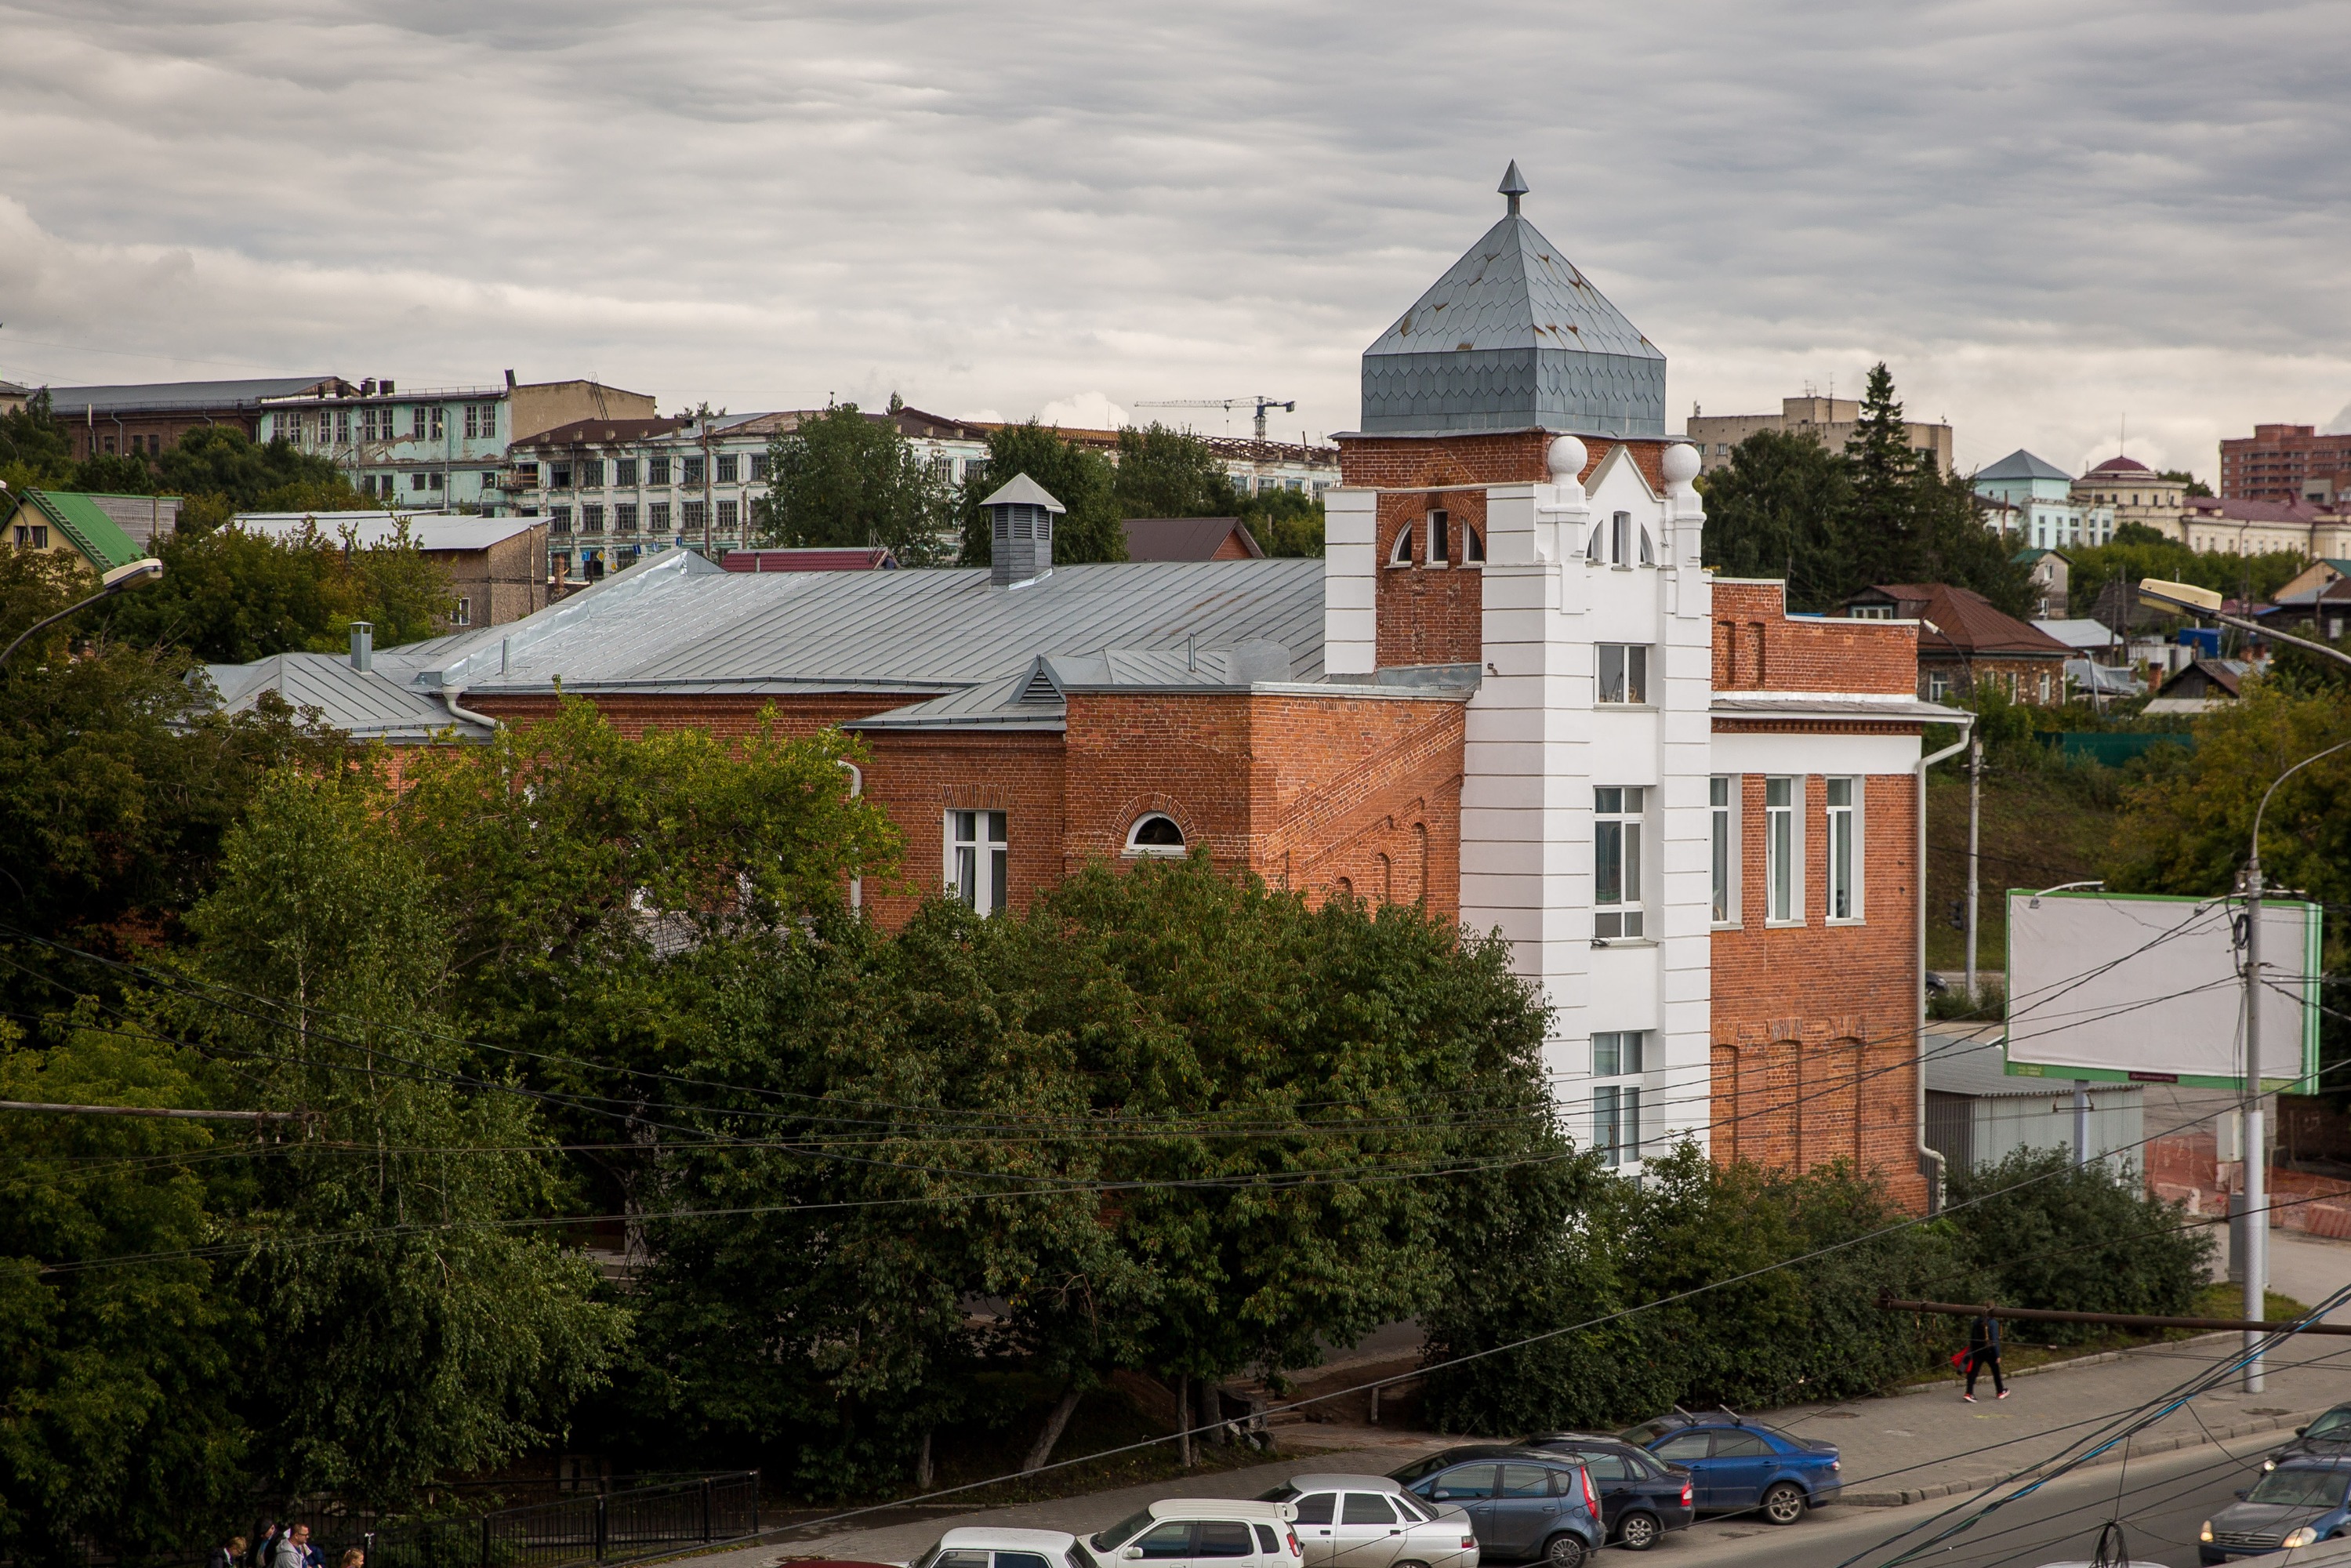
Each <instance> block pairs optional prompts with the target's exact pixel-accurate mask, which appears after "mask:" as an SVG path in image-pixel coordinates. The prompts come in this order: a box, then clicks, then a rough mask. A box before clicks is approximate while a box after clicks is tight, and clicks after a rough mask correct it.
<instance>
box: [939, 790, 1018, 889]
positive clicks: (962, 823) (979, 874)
mask: <svg viewBox="0 0 2351 1568" xmlns="http://www.w3.org/2000/svg"><path fill="white" fill-rule="evenodd" d="M946 830H947V831H946V846H947V856H946V880H947V896H948V897H949V898H952V899H955V900H956V902H958V903H960V904H964V905H966V906H967V907H968V908H972V909H977V910H978V911H979V912H980V913H981V914H982V915H998V914H1001V913H1002V912H1003V909H1004V894H1005V889H1006V886H1007V883H1008V882H1009V880H1010V879H1009V877H1008V873H1007V862H1008V856H1009V855H1010V849H1009V847H1008V844H1007V842H1006V838H1005V824H1004V813H1003V812H1001V811H949V812H948V813H947V821H946Z"/></svg>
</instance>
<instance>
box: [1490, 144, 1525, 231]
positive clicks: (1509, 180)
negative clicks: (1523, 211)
mask: <svg viewBox="0 0 2351 1568" xmlns="http://www.w3.org/2000/svg"><path fill="white" fill-rule="evenodd" d="M1494 189H1496V190H1498V191H1499V192H1501V193H1502V194H1504V195H1505V196H1508V197H1509V198H1510V216H1512V217H1514V218H1515V217H1517V216H1518V215H1519V198H1520V196H1523V195H1525V194H1526V193H1527V180H1526V176H1525V175H1523V174H1521V173H1520V172H1519V161H1518V160H1517V159H1515V158H1513V159H1511V160H1510V167H1509V168H1508V169H1505V170H1503V171H1502V183H1500V184H1499V185H1497V186H1495V187H1494Z"/></svg>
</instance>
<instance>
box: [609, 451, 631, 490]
mask: <svg viewBox="0 0 2351 1568" xmlns="http://www.w3.org/2000/svg"><path fill="white" fill-rule="evenodd" d="M636 482H637V460H636V459H635V458H633V457H616V458H614V459H613V460H612V483H613V484H615V485H621V486H628V485H633V484H635V483H636Z"/></svg>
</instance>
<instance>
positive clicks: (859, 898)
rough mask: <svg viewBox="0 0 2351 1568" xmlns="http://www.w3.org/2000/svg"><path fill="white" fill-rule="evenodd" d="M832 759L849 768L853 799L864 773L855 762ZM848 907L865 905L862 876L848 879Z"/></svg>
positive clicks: (860, 791)
mask: <svg viewBox="0 0 2351 1568" xmlns="http://www.w3.org/2000/svg"><path fill="white" fill-rule="evenodd" d="M834 761H835V762H836V763H837V764H838V765H839V766H841V767H842V768H848V769H849V798H850V799H851V800H856V799H857V798H858V797H859V796H861V795H862V794H864V793H865V774H864V772H863V771H862V769H861V768H859V767H858V766H857V764H855V763H854V762H847V761H842V760H841V759H840V758H834ZM849 907H850V909H851V911H852V913H853V912H855V911H857V910H862V909H863V908H864V907H865V879H864V878H863V877H862V876H852V877H851V878H850V879H849Z"/></svg>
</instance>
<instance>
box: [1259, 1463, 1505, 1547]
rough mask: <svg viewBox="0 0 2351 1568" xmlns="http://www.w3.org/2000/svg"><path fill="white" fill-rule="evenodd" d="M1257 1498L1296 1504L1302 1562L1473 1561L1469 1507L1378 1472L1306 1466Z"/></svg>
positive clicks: (1295, 1526) (1295, 1524)
mask: <svg viewBox="0 0 2351 1568" xmlns="http://www.w3.org/2000/svg"><path fill="white" fill-rule="evenodd" d="M1260 1500H1261V1501H1264V1502H1280V1503H1288V1504H1290V1506H1291V1507H1292V1508H1293V1509H1295V1510H1296V1511H1297V1515H1298V1517H1297V1519H1296V1520H1295V1521H1293V1523H1292V1525H1291V1529H1292V1530H1293V1531H1295V1532H1296V1534H1297V1536H1298V1540H1299V1543H1300V1544H1301V1545H1302V1546H1303V1547H1305V1549H1306V1568H1478V1535H1477V1531H1476V1529H1475V1527H1474V1526H1473V1525H1472V1523H1471V1521H1470V1518H1469V1513H1468V1510H1466V1509H1463V1508H1459V1507H1457V1506H1456V1505H1454V1504H1451V1503H1432V1502H1423V1501H1422V1500H1420V1499H1418V1498H1416V1497H1415V1496H1413V1495H1412V1494H1411V1493H1409V1492H1407V1491H1405V1490H1404V1488H1403V1486H1402V1485H1400V1484H1399V1483H1397V1482H1395V1481H1394V1480H1391V1479H1388V1478H1387V1477H1385V1476H1352V1475H1324V1474H1320V1473H1312V1472H1310V1473H1308V1474H1305V1475H1297V1476H1292V1477H1290V1479H1289V1481H1288V1482H1286V1483H1285V1484H1283V1485H1281V1486H1278V1487H1276V1488H1274V1489H1273V1490H1271V1491H1270V1492H1267V1493H1266V1494H1264V1496H1263V1497H1262V1498H1261V1499H1260Z"/></svg>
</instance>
